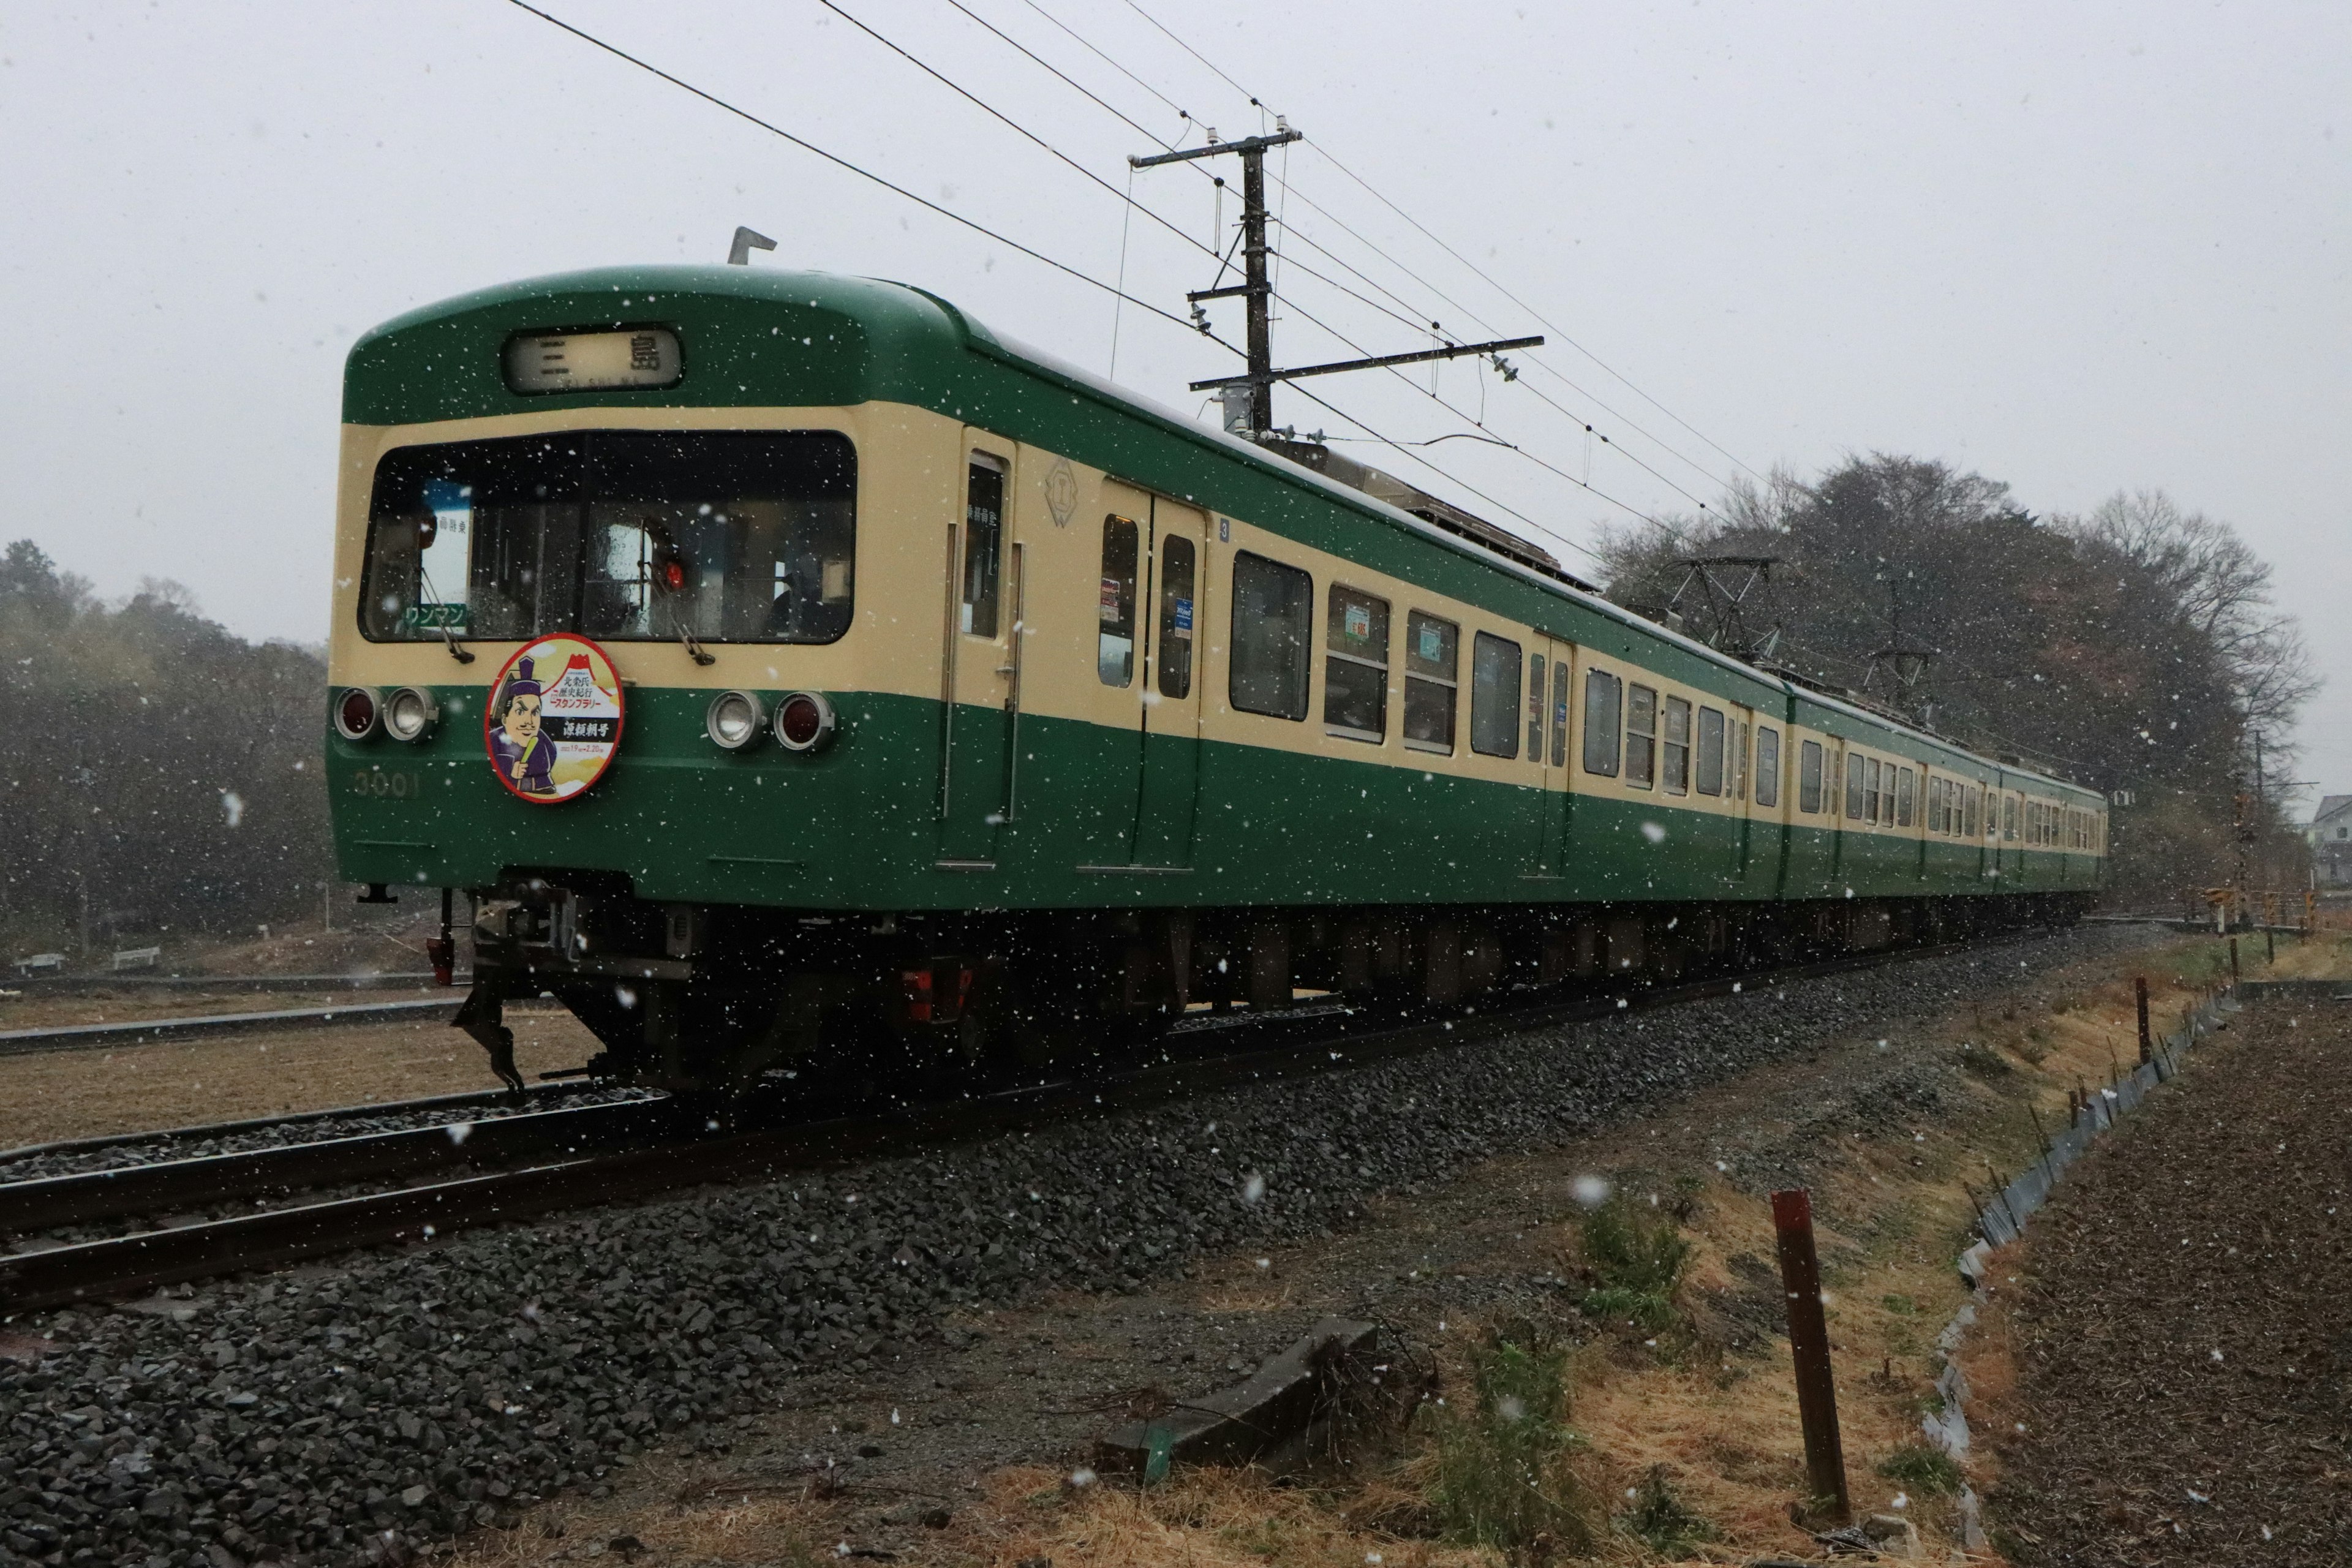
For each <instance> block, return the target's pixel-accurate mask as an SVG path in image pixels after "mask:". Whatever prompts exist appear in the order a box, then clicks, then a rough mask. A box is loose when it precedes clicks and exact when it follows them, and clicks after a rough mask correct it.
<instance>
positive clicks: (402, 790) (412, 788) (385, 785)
mask: <svg viewBox="0 0 2352 1568" xmlns="http://www.w3.org/2000/svg"><path fill="white" fill-rule="evenodd" d="M424 793H425V779H424V776H423V775H422V774H419V773H403V772H401V771H400V770H398V769H396V768H395V769H392V770H389V771H387V770H385V769H383V768H358V769H354V770H353V771H352V794H354V795H374V796H376V797H377V798H379V799H388V800H412V799H414V798H415V797H416V796H418V795H423V794H424Z"/></svg>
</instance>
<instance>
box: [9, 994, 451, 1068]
mask: <svg viewBox="0 0 2352 1568" xmlns="http://www.w3.org/2000/svg"><path fill="white" fill-rule="evenodd" d="M460 1000H461V998H458V997H453V996H436V997H432V998H430V999H429V1000H425V1001H421V1002H354V1003H352V1004H350V1005H347V1006H342V1007H281V1008H272V1009H269V1010H268V1011H266V1012H258V1013H198V1014H194V1015H192V1016H188V1017H185V1018H139V1019H132V1020H130V1021H128V1022H125V1023H121V1024H64V1025H58V1026H54V1027H50V1028H45V1029H0V1056H17V1055H21V1054H23V1053H26V1052H28V1051H86V1050H91V1049H94V1048H96V1047H101V1046H143V1045H152V1044H153V1043H154V1042H156V1041H158V1040H184V1039H192V1038H194V1037H198V1036H203V1035H247V1034H265V1033H270V1032H274V1031H276V1030H279V1029H316V1028H325V1027H336V1026H344V1025H351V1024H396V1023H399V1022H401V1021H403V1020H404V1019H409V1018H415V1019H418V1020H420V1021H421V1020H425V1019H427V1018H429V1017H430V1016H432V1015H433V1014H436V1013H445V1014H446V1013H454V1012H455V1011H456V1010H457V1004H458V1002H459V1001H460Z"/></svg>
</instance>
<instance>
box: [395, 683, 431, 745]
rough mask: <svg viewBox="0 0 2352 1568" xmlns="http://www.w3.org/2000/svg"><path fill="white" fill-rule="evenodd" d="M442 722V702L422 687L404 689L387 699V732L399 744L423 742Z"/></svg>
mask: <svg viewBox="0 0 2352 1568" xmlns="http://www.w3.org/2000/svg"><path fill="white" fill-rule="evenodd" d="M440 721H441V701H440V699H438V698H436V697H435V696H434V695H433V693H432V691H431V690H430V689H427V688H425V687H422V686H404V687H402V688H401V689H399V690H397V691H395V692H394V693H393V694H392V695H391V696H389V697H387V698H385V699H384V700H383V731H384V733H385V734H387V735H390V736H391V737H392V738H393V739H394V740H395V741H421V740H423V739H425V736H427V735H429V734H431V733H433V727H434V726H435V725H436V724H438V723H439V722H440Z"/></svg>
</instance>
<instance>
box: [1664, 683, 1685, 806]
mask: <svg viewBox="0 0 2352 1568" xmlns="http://www.w3.org/2000/svg"><path fill="white" fill-rule="evenodd" d="M1690 713H1691V705H1690V704H1689V703H1688V702H1685V701H1684V700H1682V699H1681V698H1679V697H1669V698H1667V699H1666V733H1665V744H1664V748H1663V755H1662V757H1661V759H1660V760H1661V761H1662V762H1663V763H1664V768H1663V769H1662V770H1661V771H1662V772H1663V773H1664V775H1665V785H1666V793H1667V794H1668V795H1688V794H1690V739H1691V725H1690Z"/></svg>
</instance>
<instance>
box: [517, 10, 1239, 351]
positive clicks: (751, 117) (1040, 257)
mask: <svg viewBox="0 0 2352 1568" xmlns="http://www.w3.org/2000/svg"><path fill="white" fill-rule="evenodd" d="M507 3H508V4H509V5H512V6H514V7H515V8H516V9H517V10H519V11H526V12H529V13H530V15H531V16H536V17H538V18H539V19H540V20H541V21H542V22H545V23H547V24H548V25H549V26H552V27H555V28H558V29H560V30H561V31H562V32H566V33H569V34H571V35H572V37H575V38H578V39H579V40H580V41H581V42H583V43H585V44H590V45H593V46H594V47H597V48H600V49H602V50H604V52H605V53H606V54H608V55H611V56H613V57H614V58H616V59H620V60H625V61H626V62H627V63H628V64H630V65H633V66H635V67H636V68H638V69H639V70H642V71H644V72H646V73H647V74H648V75H650V76H655V77H658V78H660V79H662V80H663V81H666V82H667V83H669V84H670V85H671V86H672V87H675V88H677V89H679V90H681V91H683V92H688V93H691V94H693V95H694V96H695V97H697V98H698V99H701V100H703V101H704V102H706V103H709V104H712V105H715V106H716V107H718V108H719V109H723V110H726V111H727V112H728V113H730V114H731V115H734V116H735V117H736V118H737V119H739V120H742V121H746V122H748V123H750V124H752V125H756V126H758V127H759V128H760V129H761V130H762V131H765V132H768V133H769V134H770V135H772V136H779V137H782V139H783V140H784V141H786V142H791V143H792V144H793V146H795V147H798V148H800V149H801V150H802V151H803V152H806V153H814V154H815V155H816V156H818V157H820V158H822V159H824V161H825V162H826V163H832V164H834V165H835V166H836V167H838V168H842V169H845V170H847V171H848V172H849V173H851V174H856V176H857V177H858V178H860V179H862V180H867V181H871V182H872V183H873V184H877V185H879V186H881V187H882V188H883V189H884V190H886V191H888V192H890V193H891V194H892V195H900V196H904V197H906V198H907V199H908V201H910V202H913V203H914V204H915V205H917V206H919V207H922V208H923V209H925V210H926V211H928V212H933V213H936V214H938V215H939V216H941V217H943V218H946V219H948V220H949V221H950V222H952V223H957V224H961V225H962V226H964V227H965V228H968V229H971V231H972V232H973V233H975V234H978V235H982V236H983V237H987V238H989V239H992V240H994V241H995V242H996V243H997V244H999V245H1002V246H1003V247H1006V248H1008V249H1011V250H1014V251H1018V252H1019V253H1020V254H1021V255H1023V256H1026V257H1028V258H1030V259H1031V260H1033V261H1041V262H1043V263H1045V265H1046V266H1048V267H1050V268H1054V270H1055V271H1056V272H1062V273H1066V274H1067V275H1069V276H1070V277H1072V278H1075V279H1077V280H1078V281H1079V282H1081V283H1084V284H1086V285H1087V287H1088V288H1092V289H1101V290H1102V291H1103V292H1104V293H1106V294H1113V295H1117V296H1118V298H1119V299H1120V300H1124V301H1125V302H1126V303H1128V304H1129V305H1133V306H1134V307H1135V308H1136V309H1138V310H1148V311H1150V313H1151V314H1152V315H1155V316H1158V317H1159V318H1160V319H1161V320H1162V321H1172V322H1174V323H1175V324H1176V325H1177V326H1180V327H1182V328H1183V329H1184V330H1185V331H1200V328H1199V327H1198V326H1197V325H1196V324H1195V323H1193V322H1192V321H1186V320H1185V319H1184V318H1183V317H1181V316H1179V315H1177V314H1176V313H1175V312H1174V311H1172V310H1161V309H1160V307H1159V306H1157V305H1155V304H1153V303H1151V301H1150V300H1139V299H1137V298H1136V297H1135V296H1134V295H1132V294H1128V293H1123V292H1121V291H1120V290H1119V289H1118V288H1117V287H1115V286H1114V285H1112V284H1108V283H1106V282H1104V281H1103V280H1102V279H1099V278H1097V277H1094V276H1092V275H1091V274H1089V273H1086V272H1082V271H1080V270H1079V269H1078V268H1075V267H1073V266H1071V265H1070V264H1069V263H1068V262H1066V261H1061V260H1057V259H1055V258H1053V257H1051V256H1048V255H1046V254H1045V252H1044V251H1042V250H1038V249H1035V248H1034V247H1030V246H1026V245H1024V244H1022V243H1021V242H1020V241H1019V240H1017V239H1014V238H1013V237H1011V236H1009V235H1004V234H1000V233H998V232H997V231H996V230H994V229H992V228H991V227H989V226H987V225H986V224H983V223H981V222H979V221H978V220H977V219H974V218H969V217H966V216H964V215H963V214H961V213H960V212H957V211H956V210H955V209H954V208H952V207H944V206H941V205H940V204H939V203H937V202H935V201H931V200H929V199H928V198H926V197H923V196H919V195H916V194H915V193H914V192H912V191H910V190H908V189H907V187H906V186H904V185H901V184H895V183H894V182H892V181H890V180H888V179H886V178H884V177H883V176H882V175H880V174H876V173H874V171H872V170H871V169H867V168H864V167H862V166H860V165H859V164H857V163H852V162H851V161H850V160H849V159H847V158H845V157H843V156H842V155H841V154H840V153H834V152H829V151H827V150H826V149H825V148H823V147H820V146H818V145H817V144H816V143H815V142H811V141H809V140H808V139H807V138H806V137H803V136H796V135H794V134H793V132H789V131H787V130H785V129H784V128H783V127H782V126H781V125H777V124H774V123H772V121H766V120H762V119H761V118H760V117H759V116H758V115H756V114H754V113H752V112H751V110H748V109H744V108H741V107H740V106H739V105H737V104H733V103H730V102H729V101H728V100H725V99H723V98H721V97H719V95H718V94H717V93H714V92H709V91H707V90H705V89H702V88H698V87H697V86H695V85H694V84H693V83H692V82H690V81H688V80H686V79H684V78H682V77H677V76H673V75H671V74H670V73H669V72H668V71H666V70H664V69H662V68H660V67H659V66H657V65H655V64H653V63H652V62H651V61H649V60H646V59H643V58H639V57H638V56H635V55H633V54H631V53H629V51H628V50H626V49H624V48H622V47H620V46H619V45H617V44H610V43H607V42H605V41H604V39H603V38H600V37H597V36H596V35H595V34H593V33H591V32H588V31H586V30H585V29H583V28H580V27H575V26H572V24H571V23H569V22H567V21H565V20H564V19H563V18H562V17H561V16H554V15H552V14H551V13H550V12H546V11H542V10H541V9H540V8H539V7H538V6H536V5H531V4H530V0H507ZM1202 336H1204V337H1207V338H1209V339H1210V341H1211V342H1215V343H1216V344H1217V345H1218V346H1219V347H1221V348H1223V349H1226V350H1228V351H1230V352H1232V353H1236V354H1241V353H1243V351H1242V350H1241V349H1239V348H1237V347H1235V346H1234V344H1232V343H1229V342H1225V341H1224V340H1223V339H1222V338H1219V337H1217V336H1215V334H1213V333H1205V332H1204V333H1202ZM1244 357H1246V356H1245V355H1244Z"/></svg>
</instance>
